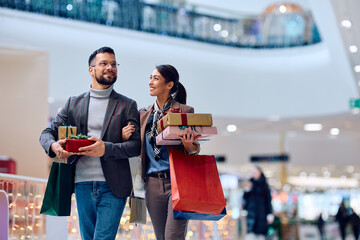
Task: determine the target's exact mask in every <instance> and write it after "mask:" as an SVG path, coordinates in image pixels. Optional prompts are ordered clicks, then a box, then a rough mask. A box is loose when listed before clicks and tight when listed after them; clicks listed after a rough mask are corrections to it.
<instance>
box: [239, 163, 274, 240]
mask: <svg viewBox="0 0 360 240" xmlns="http://www.w3.org/2000/svg"><path fill="white" fill-rule="evenodd" d="M243 198H244V203H245V205H244V209H245V210H246V211H247V217H246V223H247V232H248V234H247V235H246V238H245V239H247V240H250V239H259V240H260V239H265V236H266V235H267V232H268V228H269V224H268V221H271V220H272V219H271V218H273V215H272V207H271V195H270V189H269V185H268V184H267V181H266V178H265V175H264V173H263V172H262V171H261V169H260V168H259V167H255V168H254V171H253V176H252V178H251V179H250V182H246V183H245V192H244V196H243Z"/></svg>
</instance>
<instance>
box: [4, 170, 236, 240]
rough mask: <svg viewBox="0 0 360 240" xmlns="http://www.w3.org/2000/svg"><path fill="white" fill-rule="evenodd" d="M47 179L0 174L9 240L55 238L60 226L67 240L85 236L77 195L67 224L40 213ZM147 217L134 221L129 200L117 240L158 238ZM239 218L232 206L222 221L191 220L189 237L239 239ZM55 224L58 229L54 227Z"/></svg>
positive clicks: (60, 219) (193, 239)
mask: <svg viewBox="0 0 360 240" xmlns="http://www.w3.org/2000/svg"><path fill="white" fill-rule="evenodd" d="M138 180H140V179H138ZM46 182H47V180H46V179H39V178H30V177H25V176H18V175H11V174H4V173H0V190H3V191H5V192H6V193H7V195H8V198H9V238H8V239H9V240H17V239H43V240H45V239H53V238H54V237H53V235H52V234H54V232H56V229H68V232H67V236H65V239H66V240H77V239H81V236H80V232H79V220H78V219H79V218H78V212H77V208H76V199H75V195H73V197H72V202H71V216H69V217H67V221H65V223H64V221H63V218H62V217H51V223H52V224H49V222H48V220H49V219H48V218H47V216H46V215H42V214H40V209H41V206H42V200H43V197H44V193H45V188H46ZM140 185H141V184H140ZM136 186H137V185H136ZM136 188H141V187H140V186H138V187H136ZM136 194H138V195H141V194H143V192H141V191H140V190H139V192H137V193H136ZM0 207H2V206H0ZM147 216H148V218H147V224H146V225H143V224H137V225H136V224H133V223H130V222H129V220H130V208H129V205H128V203H127V204H126V207H125V209H124V213H123V215H122V217H121V220H120V225H119V228H118V233H117V235H116V239H117V240H127V239H134V240H140V239H155V234H154V231H153V227H152V224H151V219H150V217H149V215H147ZM54 221H55V222H56V223H55V224H54ZM237 221H238V220H237V219H233V218H232V211H231V209H230V208H228V215H227V216H225V217H224V218H222V219H221V220H220V221H218V222H213V221H190V223H189V227H188V233H187V238H186V239H189V240H195V239H200V238H201V239H203V238H205V236H210V235H211V236H213V238H212V239H224V240H225V239H236V236H237V232H236V228H235V227H234V226H235V225H236V224H237ZM51 226H52V227H55V228H56V229H52V227H51ZM0 229H1V228H0ZM214 229H219V231H216V232H214V231H213V230H214ZM65 235H66V233H65ZM56 239H61V238H59V237H57V238H56Z"/></svg>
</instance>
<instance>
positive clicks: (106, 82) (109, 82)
mask: <svg viewBox="0 0 360 240" xmlns="http://www.w3.org/2000/svg"><path fill="white" fill-rule="evenodd" d="M95 79H96V81H97V82H98V83H99V84H101V85H107V86H109V85H113V84H114V83H115V82H116V79H117V76H116V75H114V76H113V78H111V79H107V78H104V77H103V76H101V77H97V76H96V72H95Z"/></svg>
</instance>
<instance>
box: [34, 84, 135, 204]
mask: <svg viewBox="0 0 360 240" xmlns="http://www.w3.org/2000/svg"><path fill="white" fill-rule="evenodd" d="M89 100H90V92H86V93H83V94H81V95H79V96H77V97H70V98H69V99H68V101H67V102H66V104H65V106H64V107H63V108H62V110H61V112H60V113H59V114H58V115H57V116H56V118H55V119H54V120H53V121H52V122H51V124H50V126H49V127H47V128H46V129H45V130H44V131H43V132H42V133H41V136H40V144H41V145H42V147H43V148H44V150H45V152H46V154H47V155H49V156H50V157H55V156H56V154H55V153H54V152H53V151H52V150H51V144H52V143H53V142H55V141H57V140H58V127H59V126H61V125H62V124H63V123H66V124H68V125H71V126H76V127H77V133H78V134H79V133H82V134H85V135H87V129H88V128H87V123H88V109H89ZM128 122H131V123H132V124H133V125H134V126H135V132H134V133H133V134H132V135H131V137H130V139H129V140H128V141H126V142H122V137H121V136H122V128H123V127H125V126H126V125H127V124H128ZM139 122H140V120H139V112H138V110H137V104H136V102H135V101H134V100H132V99H130V98H127V97H125V96H123V95H121V94H118V93H116V92H115V91H114V90H113V91H112V92H111V94H110V99H109V103H108V106H107V110H106V113H105V119H104V125H103V129H102V132H101V136H100V138H101V139H102V140H103V141H104V143H105V154H104V156H102V157H101V158H100V161H101V166H102V170H103V173H104V176H105V179H106V182H107V183H108V185H109V187H110V189H111V191H112V192H113V194H114V195H115V196H116V197H118V198H124V197H127V196H129V195H130V193H131V190H132V178H131V171H130V165H129V158H130V157H135V156H138V155H139V153H140V125H139ZM79 157H80V156H70V157H69V159H68V161H69V162H73V163H75V164H76V162H77V160H78V159H79Z"/></svg>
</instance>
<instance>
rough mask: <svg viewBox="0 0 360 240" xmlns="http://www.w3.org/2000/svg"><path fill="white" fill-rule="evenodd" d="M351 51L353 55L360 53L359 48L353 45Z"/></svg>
mask: <svg viewBox="0 0 360 240" xmlns="http://www.w3.org/2000/svg"><path fill="white" fill-rule="evenodd" d="M349 51H350V52H351V53H356V52H357V51H358V47H357V46H355V45H351V46H350V47H349Z"/></svg>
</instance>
